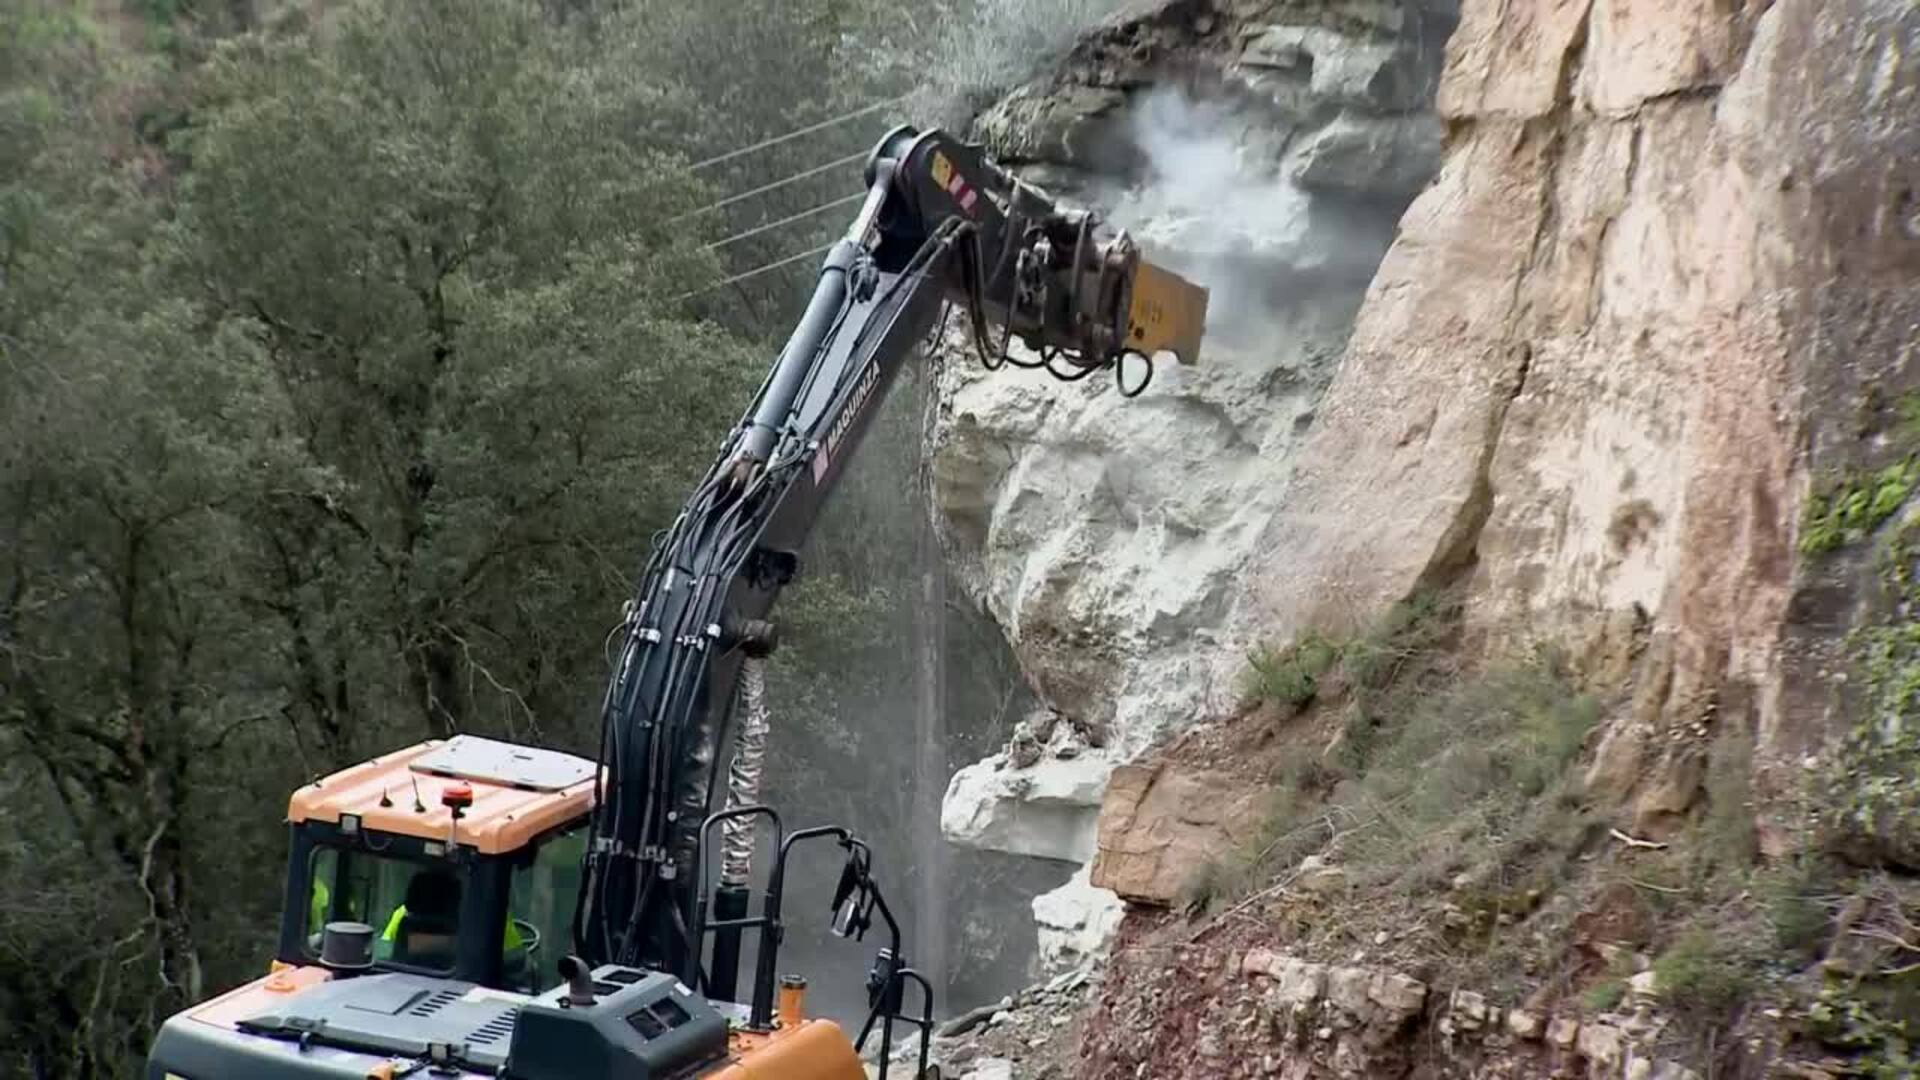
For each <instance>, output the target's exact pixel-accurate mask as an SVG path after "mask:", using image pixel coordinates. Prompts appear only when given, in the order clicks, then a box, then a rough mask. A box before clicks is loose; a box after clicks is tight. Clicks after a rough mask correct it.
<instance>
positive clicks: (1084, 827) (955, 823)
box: [940, 753, 1113, 862]
mask: <svg viewBox="0 0 1920 1080" xmlns="http://www.w3.org/2000/svg"><path fill="white" fill-rule="evenodd" d="M1112 768H1113V766H1112V764H1111V763H1110V762H1109V761H1108V760H1107V757H1106V755H1104V754H1099V753H1092V754H1087V755H1084V756H1080V757H1074V758H1068V759H1062V758H1054V757H1049V758H1045V759H1042V760H1041V761H1038V762H1036V763H1035V764H1033V765H1031V766H1029V767H1027V768H1024V769H1021V768H1014V767H1013V766H1012V764H1011V763H1010V762H1009V761H1008V759H1007V755H1006V754H1004V753H1002V754H995V755H994V756H993V757H990V758H988V759H986V760H985V761H979V762H975V763H974V764H972V765H969V766H967V767H966V768H964V769H961V770H960V771H959V772H957V773H955V774H954V776H953V779H952V780H951V781H950V782H949V783H948V784H947V795H946V799H945V800H944V801H943V802H942V803H941V806H940V830H941V832H943V833H945V834H946V836H947V839H949V840H952V841H953V842H955V843H957V844H964V845H966V846H967V847H972V848H982V849H985V850H988V851H1005V852H1009V853H1012V854H1015V855H1031V856H1034V857H1036V858H1042V859H1060V860H1064V861H1069V862H1082V861H1085V860H1087V859H1090V858H1092V857H1093V841H1094V830H1095V824H1096V819H1097V818H1098V817H1099V813H1100V796H1101V793H1102V792H1104V791H1105V790H1106V782H1107V774H1108V773H1109V772H1111V771H1112Z"/></svg>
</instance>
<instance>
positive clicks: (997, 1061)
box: [961, 1057, 1014, 1080]
mask: <svg viewBox="0 0 1920 1080" xmlns="http://www.w3.org/2000/svg"><path fill="white" fill-rule="evenodd" d="M1013 1075H1014V1074H1013V1062H1012V1061H1010V1060H1008V1059H1006V1058H997V1057H990V1058H981V1059H979V1060H978V1061H975V1062H974V1063H973V1066H972V1067H971V1068H969V1069H968V1070H967V1071H966V1072H965V1073H964V1074H962V1076H961V1080H1013Z"/></svg>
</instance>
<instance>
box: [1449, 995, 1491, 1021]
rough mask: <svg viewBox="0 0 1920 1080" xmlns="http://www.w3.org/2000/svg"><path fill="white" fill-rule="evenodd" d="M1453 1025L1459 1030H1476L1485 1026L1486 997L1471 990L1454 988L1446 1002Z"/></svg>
mask: <svg viewBox="0 0 1920 1080" xmlns="http://www.w3.org/2000/svg"><path fill="white" fill-rule="evenodd" d="M1448 1006H1449V1008H1448V1012H1449V1014H1450V1015H1451V1017H1452V1019H1453V1023H1454V1026H1455V1027H1456V1028H1458V1029H1459V1030H1461V1031H1478V1030H1480V1029H1481V1028H1482V1027H1484V1026H1486V1022H1487V999H1486V998H1485V997H1484V996H1482V995H1480V994H1476V993H1474V992H1473V991H1471V990H1455V991H1454V992H1453V997H1452V999H1451V1000H1450V1001H1449V1002H1448Z"/></svg>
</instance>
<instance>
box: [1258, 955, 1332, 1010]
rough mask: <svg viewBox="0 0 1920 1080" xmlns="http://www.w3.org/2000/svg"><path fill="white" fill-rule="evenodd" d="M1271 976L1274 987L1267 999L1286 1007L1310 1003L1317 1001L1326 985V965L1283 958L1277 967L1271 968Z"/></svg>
mask: <svg viewBox="0 0 1920 1080" xmlns="http://www.w3.org/2000/svg"><path fill="white" fill-rule="evenodd" d="M1273 977H1274V987H1273V990H1272V991H1271V992H1270V993H1269V994H1268V1000H1269V1001H1271V1002H1273V1003H1274V1004H1276V1005H1278V1006H1284V1007H1287V1008H1291V1007H1293V1006H1296V1005H1311V1004H1312V1003H1314V1002H1315V1001H1318V1000H1319V999H1320V995H1321V994H1322V993H1323V992H1325V989H1326V985H1327V969H1326V966H1325V965H1324V964H1310V963H1308V962H1306V961H1304V960H1293V959H1287V960H1284V961H1283V962H1282V963H1281V964H1280V965H1279V967H1278V968H1276V969H1273Z"/></svg>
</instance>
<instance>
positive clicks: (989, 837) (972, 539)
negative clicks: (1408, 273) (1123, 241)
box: [931, 3, 1444, 861]
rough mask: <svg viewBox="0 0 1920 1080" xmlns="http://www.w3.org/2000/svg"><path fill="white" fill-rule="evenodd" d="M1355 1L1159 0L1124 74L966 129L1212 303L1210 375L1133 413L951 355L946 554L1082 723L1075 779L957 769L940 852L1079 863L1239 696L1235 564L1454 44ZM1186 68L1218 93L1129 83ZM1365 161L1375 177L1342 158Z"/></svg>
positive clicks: (937, 448) (1179, 373)
mask: <svg viewBox="0 0 1920 1080" xmlns="http://www.w3.org/2000/svg"><path fill="white" fill-rule="evenodd" d="M1365 6H1366V7H1367V10H1368V12H1370V13H1371V14H1370V15H1369V16H1368V17H1367V18H1357V17H1350V15H1351V13H1348V14H1339V13H1337V12H1331V9H1330V13H1328V14H1326V21H1327V25H1320V24H1317V23H1315V22H1314V20H1313V17H1311V16H1296V17H1295V18H1294V22H1295V23H1298V24H1297V25H1296V24H1294V23H1289V22H1286V21H1285V20H1282V21H1281V22H1279V23H1276V24H1274V25H1265V24H1262V23H1260V22H1259V21H1258V19H1257V18H1256V19H1254V21H1251V22H1249V23H1248V24H1247V25H1245V26H1237V27H1231V28H1227V29H1230V30H1231V32H1230V33H1229V32H1223V28H1221V27H1219V26H1217V25H1214V24H1212V23H1211V22H1210V21H1209V22H1208V23H1207V25H1206V27H1205V28H1204V29H1203V28H1202V27H1201V26H1200V25H1199V24H1197V23H1191V22H1183V21H1182V19H1183V18H1184V17H1185V16H1184V15H1183V14H1182V12H1184V11H1185V9H1184V8H1182V7H1180V5H1177V4H1170V3H1169V4H1156V5H1148V10H1146V12H1145V13H1144V14H1142V15H1141V16H1140V18H1139V21H1138V22H1136V23H1134V24H1131V26H1132V29H1130V30H1126V31H1124V33H1126V34H1132V35H1133V36H1132V37H1128V38H1126V40H1127V41H1129V42H1136V43H1137V41H1138V40H1140V39H1142V38H1143V37H1144V38H1150V39H1152V40H1153V41H1154V43H1155V44H1154V47H1152V48H1147V49H1144V50H1141V49H1136V48H1134V47H1133V46H1131V45H1130V46H1128V47H1127V49H1128V51H1126V53H1125V58H1122V59H1116V58H1115V57H1114V56H1113V55H1111V54H1110V52H1109V50H1108V46H1107V44H1105V43H1104V40H1103V39H1101V38H1100V37H1099V36H1096V37H1095V38H1094V39H1090V40H1089V41H1088V42H1087V43H1084V44H1083V46H1082V48H1081V49H1080V50H1079V51H1077V52H1076V54H1075V55H1074V56H1073V57H1072V58H1070V59H1069V60H1068V62H1067V64H1066V66H1065V67H1064V68H1063V69H1062V71H1061V72H1060V73H1058V75H1057V77H1055V78H1052V79H1043V80H1040V81H1038V82H1036V83H1034V84H1030V85H1029V86H1026V87H1023V88H1021V89H1020V90H1018V91H1016V92H1015V93H1014V94H1011V95H1009V97H1008V98H1007V99H1005V101H1003V102H1002V103H1001V104H1000V105H999V106H997V107H996V108H994V109H992V110H989V112H988V113H987V114H986V115H985V116H983V117H982V118H981V120H980V123H979V129H980V132H981V133H982V135H983V136H985V137H986V138H987V140H988V142H989V144H990V146H991V147H992V148H993V149H994V150H995V152H996V153H997V154H999V156H1000V157H1001V158H1002V159H1003V160H1008V161H1010V162H1011V163H1013V164H1015V165H1016V167H1017V168H1018V167H1025V168H1027V169H1028V170H1029V171H1030V172H1033V173H1035V174H1036V175H1043V176H1044V177H1045V179H1046V182H1047V183H1049V184H1054V183H1056V182H1058V183H1059V184H1060V185H1062V186H1064V187H1065V188H1066V189H1067V190H1070V191H1072V192H1074V193H1076V194H1078V195H1080V196H1083V197H1085V198H1087V199H1090V200H1091V201H1093V202H1095V203H1096V204H1098V205H1101V206H1104V207H1106V208H1107V209H1108V210H1109V211H1110V213H1111V216H1112V219H1113V220H1114V221H1115V222H1116V223H1117V224H1119V225H1121V226H1124V227H1126V228H1128V229H1130V230H1131V231H1133V233H1134V234H1135V235H1136V236H1137V237H1139V238H1140V240H1141V242H1142V244H1143V246H1144V247H1145V248H1146V250H1147V252H1148V253H1149V255H1150V256H1152V257H1154V258H1156V259H1159V260H1161V261H1163V262H1166V263H1168V264H1170V265H1172V266H1174V267H1175V268H1177V269H1180V270H1182V271H1184V272H1186V273H1188V274H1189V275H1190V276H1192V277H1194V278H1196V279H1198V280H1201V281H1203V282H1204V283H1205V284H1206V285H1207V286H1208V287H1209V288H1210V290H1211V291H1212V296H1211V303H1210V307H1209V318H1208V338H1207V341H1206V343H1205V345H1204V347H1203V355H1202V358H1201V362H1200V363H1199V364H1197V365H1194V366H1191V367H1189V366H1183V365H1178V364H1173V363H1165V364H1162V365H1160V366H1159V368H1158V369H1157V370H1156V371H1155V372H1154V376H1153V381H1152V384H1151V386H1150V387H1149V388H1148V389H1147V391H1146V392H1145V393H1144V394H1142V395H1140V396H1139V397H1134V398H1126V397H1123V396H1122V395H1121V394H1119V393H1118V392H1116V389H1115V386H1114V380H1113V378H1112V377H1111V376H1110V375H1108V374H1105V373H1101V374H1097V375H1095V376H1094V377H1092V378H1088V379H1086V380H1084V381H1081V382H1075V383H1064V382H1061V381H1059V380H1056V379H1054V378H1052V377H1050V376H1049V375H1047V374H1046V373H1044V372H1037V371H1027V370H1019V369H1016V368H1012V367H1007V368H1002V369H1000V370H996V371H991V372H989V371H987V370H985V369H984V368H983V367H982V365H981V364H980V362H979V360H978V358H977V357H976V356H975V355H974V354H973V352H972V351H971V348H970V345H968V344H966V343H962V342H958V341H950V342H949V347H948V348H946V349H945V350H943V357H942V362H941V363H940V365H939V369H938V376H937V393H938V395H939V402H938V405H939V412H938V415H937V423H936V426H935V430H934V432H933V434H932V447H931V449H932V460H933V465H932V470H933V489H934V497H935V501H936V504H937V509H938V512H939V514H940V517H941V520H942V523H943V526H944V531H945V533H946V536H947V538H948V541H949V543H948V549H949V555H950V559H951V561H952V563H953V564H954V566H955V568H956V571H957V577H958V579H959V581H960V582H961V584H962V586H963V587H964V588H965V589H966V590H967V591H968V592H969V593H970V594H971V595H972V596H973V597H975V598H976V599H977V600H978V601H979V602H980V603H982V604H983V605H984V606H985V607H986V609H987V610H988V611H989V613H990V614H991V615H992V616H993V617H994V619H995V620H996V621H997V622H998V623H999V624H1000V626H1001V627H1002V628H1003V630H1004V631H1005V633H1006V635H1007V638H1008V641H1009V642H1010V644H1011V645H1012V647H1013V650H1014V653H1015V655H1016V656H1017V658H1018V659H1019V662H1020V665H1021V668H1022V671H1023V672H1024V674H1025V676H1026V678H1027V680H1028V682H1029V684H1030V685H1031V687H1032V688H1033V690H1034V692H1035V694H1036V695H1037V696H1038V698H1039V699H1040V701H1041V702H1042V703H1043V705H1044V707H1045V708H1046V709H1047V710H1049V711H1050V713H1051V714H1053V715H1054V716H1056V717H1057V718H1058V719H1060V720H1062V721H1064V725H1063V726H1064V727H1066V728H1067V729H1070V730H1071V731H1072V732H1074V733H1075V739H1074V740H1073V741H1071V742H1070V743H1068V744H1067V745H1068V746H1069V747H1070V748H1071V752H1072V753H1073V754H1074V755H1075V756H1074V757H1072V759H1071V760H1069V761H1066V762H1061V761H1058V760H1056V758H1057V754H1056V753H1055V750H1057V748H1058V744H1059V740H1058V739H1051V740H1042V741H1043V742H1046V743H1047V749H1046V750H1044V751H1043V752H1042V754H1041V755H1040V757H1039V760H1038V761H1037V762H1033V763H1031V764H1030V763H1029V762H1030V760H1031V758H1032V755H1031V754H1030V753H1028V752H1023V749H1022V747H1021V746H1020V745H1018V741H1016V745H1015V746H1013V747H1010V748H1009V752H1008V753H1005V754H1002V755H999V756H997V757H995V758H992V759H989V760H988V761H985V762H981V763H979V764H976V765H972V766H969V767H967V768H965V769H963V770H962V771H961V772H960V773H959V775H957V776H955V777H954V778H953V781H952V783H951V784H950V786H949V788H948V791H947V803H946V806H945V808H944V811H943V814H942V827H943V829H944V830H945V832H946V834H947V836H948V837H949V838H950V839H952V840H954V841H955V842H958V843H961V844H967V845H972V846H978V847H987V848H992V849H995V850H1000V851H1009V852H1016V853H1022V854H1029V855H1038V856H1044V857H1048V858H1060V859H1072V860H1075V861H1083V860H1085V859H1086V858H1088V857H1089V856H1090V855H1091V853H1092V842H1093V836H1094V833H1093V821H1094V817H1095V815H1096V813H1097V810H1098V805H1099V801H1100V793H1101V788H1102V785H1103V784H1104V780H1105V777H1106V774H1107V772H1108V771H1109V770H1110V769H1111V768H1112V766H1113V765H1115V764H1118V763H1121V762H1125V761H1127V760H1128V759H1129V758H1131V757H1132V756H1133V755H1135V754H1137V753H1138V752H1139V751H1140V750H1142V749H1144V748H1145V747H1147V746H1148V745H1150V744H1152V743H1153V742H1154V741H1155V740H1156V739H1158V738H1160V737H1161V736H1163V735H1165V734H1166V733H1168V732H1170V731H1173V730H1177V729H1179V728H1181V727H1184V726H1186V725H1188V724H1190V723H1191V722H1193V721H1194V720H1196V719H1198V718H1202V717H1206V716H1212V715H1219V714H1220V713H1222V712H1224V711H1226V710H1228V709H1230V708H1231V707H1232V705H1233V703H1234V700H1235V698H1236V696H1237V687H1236V686H1235V679H1236V678H1237V676H1238V667H1239V665H1238V664H1237V663H1236V662H1235V661H1236V658H1237V657H1238V656H1240V655H1241V651H1242V649H1243V647H1244V646H1245V645H1246V644H1248V643H1247V642H1246V641H1245V640H1243V636H1242V633H1241V631H1240V629H1239V628H1238V627H1237V626H1236V624H1235V622H1234V620H1233V618H1232V617H1231V616H1232V613H1233V612H1235V611H1236V610H1240V609H1242V608H1244V607H1245V606H1246V605H1245V604H1244V603H1243V600H1244V594H1245V593H1246V591H1247V589H1248V585H1249V583H1248V581H1247V578H1246V569H1247V566H1248V564H1249V560H1250V558H1251V556H1253V554H1254V553H1255V551H1256V548H1257V546H1258V544H1259V542H1260V537H1261V536H1262V535H1263V534H1265V532H1266V531H1267V529H1268V527H1269V522H1270V521H1271V519H1272V518H1273V517H1274V515H1275V514H1276V513H1277V512H1278V511H1279V510H1280V508H1281V507H1282V506H1283V505H1284V504H1285V502H1286V499H1287V491H1288V486H1289V483H1290V478H1291V474H1292V471H1293V460H1294V456H1295V453H1296V451H1297V449H1298V448H1299V446H1300V444H1301V441H1302V439H1303V438H1305V437H1306V435H1307V434H1308V433H1309V432H1310V431H1311V429H1312V427H1313V424H1314V417H1315V410H1316V407H1317V403H1318V401H1319V399H1320V397H1321V395H1322V393H1323V392H1324V390H1325V388H1326V386H1327V384H1328V382H1329V381H1330V380H1331V379H1332V378H1333V375H1334V366H1335V363H1336V360H1337V358H1338V357H1339V356H1340V354H1341V352H1342V350H1343V349H1344V346H1345V342H1346V338H1347V336H1348V334H1349V332H1350V330H1351V328H1352V325H1353V320H1354V317H1355V314H1356V312H1357V310H1358V308H1359V305H1360V302H1361V300H1362V298H1363V295H1364V292H1365V288H1366V283H1367V281H1368V280H1369V279H1370V278H1371V276H1372V273H1373V270H1374V267H1375V266H1376V265H1377V264H1378V262H1379V259H1380V258H1381V256H1382V255H1383V253H1384V252H1385V251H1386V249H1387V246H1388V244H1389V243H1390V242H1391V239H1392V236H1393V228H1394V221H1395V219H1396V218H1397V216H1398V206H1397V204H1396V202H1395V199H1396V198H1399V199H1402V200H1404V198H1406V197H1408V196H1410V195H1411V193H1412V191H1413V190H1415V189H1417V188H1418V187H1419V186H1420V184H1421V183H1423V182H1424V180H1425V177H1426V176H1427V175H1428V174H1429V173H1430V172H1431V170H1432V168H1433V166H1434V163H1435V162H1436V161H1437V156H1438V152H1439V140H1438V126H1437V122H1435V121H1434V120H1433V119H1432V117H1431V115H1430V112H1429V111H1427V110H1425V109H1424V107H1423V106H1422V104H1421V103H1423V102H1426V101H1428V100H1430V98H1431V87H1432V84H1433V81H1434V78H1435V77H1436V76H1437V72H1438V50H1437V47H1435V46H1436V43H1437V41H1438V40H1443V39H1444V33H1441V34H1439V35H1438V37H1437V38H1434V37H1433V34H1434V29H1433V26H1432V25H1430V24H1429V22H1430V20H1432V19H1433V18H1435V16H1434V15H1433V14H1432V13H1431V12H1430V11H1427V10H1426V9H1425V8H1423V7H1421V6H1420V5H1413V4H1394V3H1378V4H1371V5H1365ZM1430 39H1431V40H1430ZM1143 57H1144V58H1145V59H1142V58H1143ZM1189 61H1192V62H1194V63H1199V64H1202V65H1209V66H1211V67H1212V68H1213V69H1214V71H1215V73H1216V74H1217V75H1218V76H1219V81H1218V85H1217V86H1215V87H1214V88H1212V89H1211V90H1209V91H1208V92H1207V93H1205V94H1187V93H1184V92H1176V91H1173V90H1170V89H1167V88H1166V87H1164V86H1163V87H1162V88H1159V89H1155V90H1151V91H1143V90H1142V89H1141V88H1143V87H1147V86H1149V85H1151V84H1154V83H1155V82H1157V81H1159V80H1161V79H1162V78H1163V77H1166V78H1168V81H1169V82H1171V81H1172V79H1171V77H1170V76H1168V74H1167V73H1168V72H1171V71H1174V70H1176V69H1178V68H1180V66H1181V65H1182V64H1185V63H1187V62H1189ZM1116 65H1117V66H1116ZM1121 88H1130V89H1131V92H1126V91H1123V89H1121ZM1096 148H1097V149H1098V150H1099V153H1098V154H1095V153H1093V152H1092V151H1093V150H1094V149H1096ZM1369 155H1382V157H1381V160H1383V161H1385V162H1387V167H1385V168H1366V167H1362V166H1361V165H1359V164H1357V162H1358V160H1359V158H1364V157H1367V156H1369ZM1395 192H1399V193H1400V194H1399V195H1397V196H1396V195H1395V194H1394V193H1395ZM1138 373H1139V372H1138V369H1137V368H1129V369H1128V370H1127V376H1128V378H1129V379H1130V380H1131V379H1133V378H1135V377H1137V375H1138Z"/></svg>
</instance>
